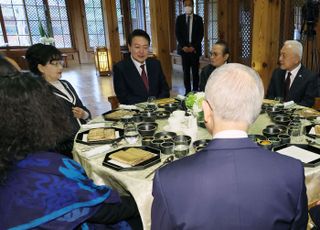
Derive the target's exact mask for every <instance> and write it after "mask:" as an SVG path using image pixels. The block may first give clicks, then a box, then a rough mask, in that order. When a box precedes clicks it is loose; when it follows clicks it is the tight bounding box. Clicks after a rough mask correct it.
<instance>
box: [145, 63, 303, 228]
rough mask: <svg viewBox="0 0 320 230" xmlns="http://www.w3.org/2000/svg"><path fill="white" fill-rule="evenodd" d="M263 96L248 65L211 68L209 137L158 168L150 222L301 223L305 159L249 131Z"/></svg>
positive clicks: (216, 224)
mask: <svg viewBox="0 0 320 230" xmlns="http://www.w3.org/2000/svg"><path fill="white" fill-rule="evenodd" d="M263 96H264V90H263V85H262V81H261V79H260V77H259V75H258V74H257V73H256V72H255V71H254V70H252V69H251V68H249V67H247V66H244V65H241V64H225V65H223V66H221V67H220V68H218V69H216V70H215V71H214V72H213V73H212V76H211V77H210V78H209V80H208V82H207V85H206V88H205V98H206V99H205V100H204V101H203V104H202V107H203V111H204V120H205V122H206V127H207V129H208V131H209V132H210V133H211V134H212V135H213V140H212V141H211V142H210V143H209V144H208V145H207V147H206V148H204V149H203V150H201V151H200V152H198V153H196V154H193V155H191V156H188V157H185V158H184V159H181V160H177V161H174V162H172V163H170V164H169V165H167V166H165V167H163V168H161V169H160V170H158V171H157V172H156V175H155V178H154V180H153V196H154V201H153V204H152V212H151V218H152V222H151V229H153V230H156V229H166V230H170V229H202V230H206V229H208V230H209V229H210V230H211V229H268V230H269V229H306V226H307V220H308V210H307V196H306V188H305V183H304V169H303V166H302V163H301V162H300V161H298V160H296V159H294V158H291V157H287V156H284V155H281V154H280V153H277V152H271V151H269V150H266V149H263V148H261V147H259V146H258V145H256V144H255V143H253V142H252V141H251V140H250V139H249V138H248V136H247V130H248V128H249V126H250V124H252V123H253V122H254V121H255V119H256V118H257V116H258V115H259V113H260V108H261V104H262V100H263Z"/></svg>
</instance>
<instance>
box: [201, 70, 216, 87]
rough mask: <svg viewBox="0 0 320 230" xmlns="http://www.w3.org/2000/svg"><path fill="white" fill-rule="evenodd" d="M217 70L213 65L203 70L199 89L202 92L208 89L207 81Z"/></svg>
mask: <svg viewBox="0 0 320 230" xmlns="http://www.w3.org/2000/svg"><path fill="white" fill-rule="evenodd" d="M215 69H216V67H214V66H213V65H211V64H209V65H207V66H205V67H203V69H202V70H201V75H200V82H199V89H200V91H204V90H205V88H206V84H207V81H208V79H209V77H210V75H211V73H212V72H213V71H214V70H215Z"/></svg>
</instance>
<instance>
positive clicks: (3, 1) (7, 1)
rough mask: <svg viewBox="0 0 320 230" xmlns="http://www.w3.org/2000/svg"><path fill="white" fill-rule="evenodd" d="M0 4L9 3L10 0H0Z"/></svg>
mask: <svg viewBox="0 0 320 230" xmlns="http://www.w3.org/2000/svg"><path fill="white" fill-rule="evenodd" d="M0 3H1V5H5V4H11V0H0Z"/></svg>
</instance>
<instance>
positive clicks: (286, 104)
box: [283, 101, 294, 108]
mask: <svg viewBox="0 0 320 230" xmlns="http://www.w3.org/2000/svg"><path fill="white" fill-rule="evenodd" d="M283 106H284V108H290V107H292V106H294V101H288V102H285V103H283Z"/></svg>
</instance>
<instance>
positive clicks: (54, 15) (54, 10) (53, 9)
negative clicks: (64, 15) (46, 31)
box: [50, 6, 60, 20]
mask: <svg viewBox="0 0 320 230" xmlns="http://www.w3.org/2000/svg"><path fill="white" fill-rule="evenodd" d="M50 17H51V20H59V19H60V12H59V8H58V7H57V6H50Z"/></svg>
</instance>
